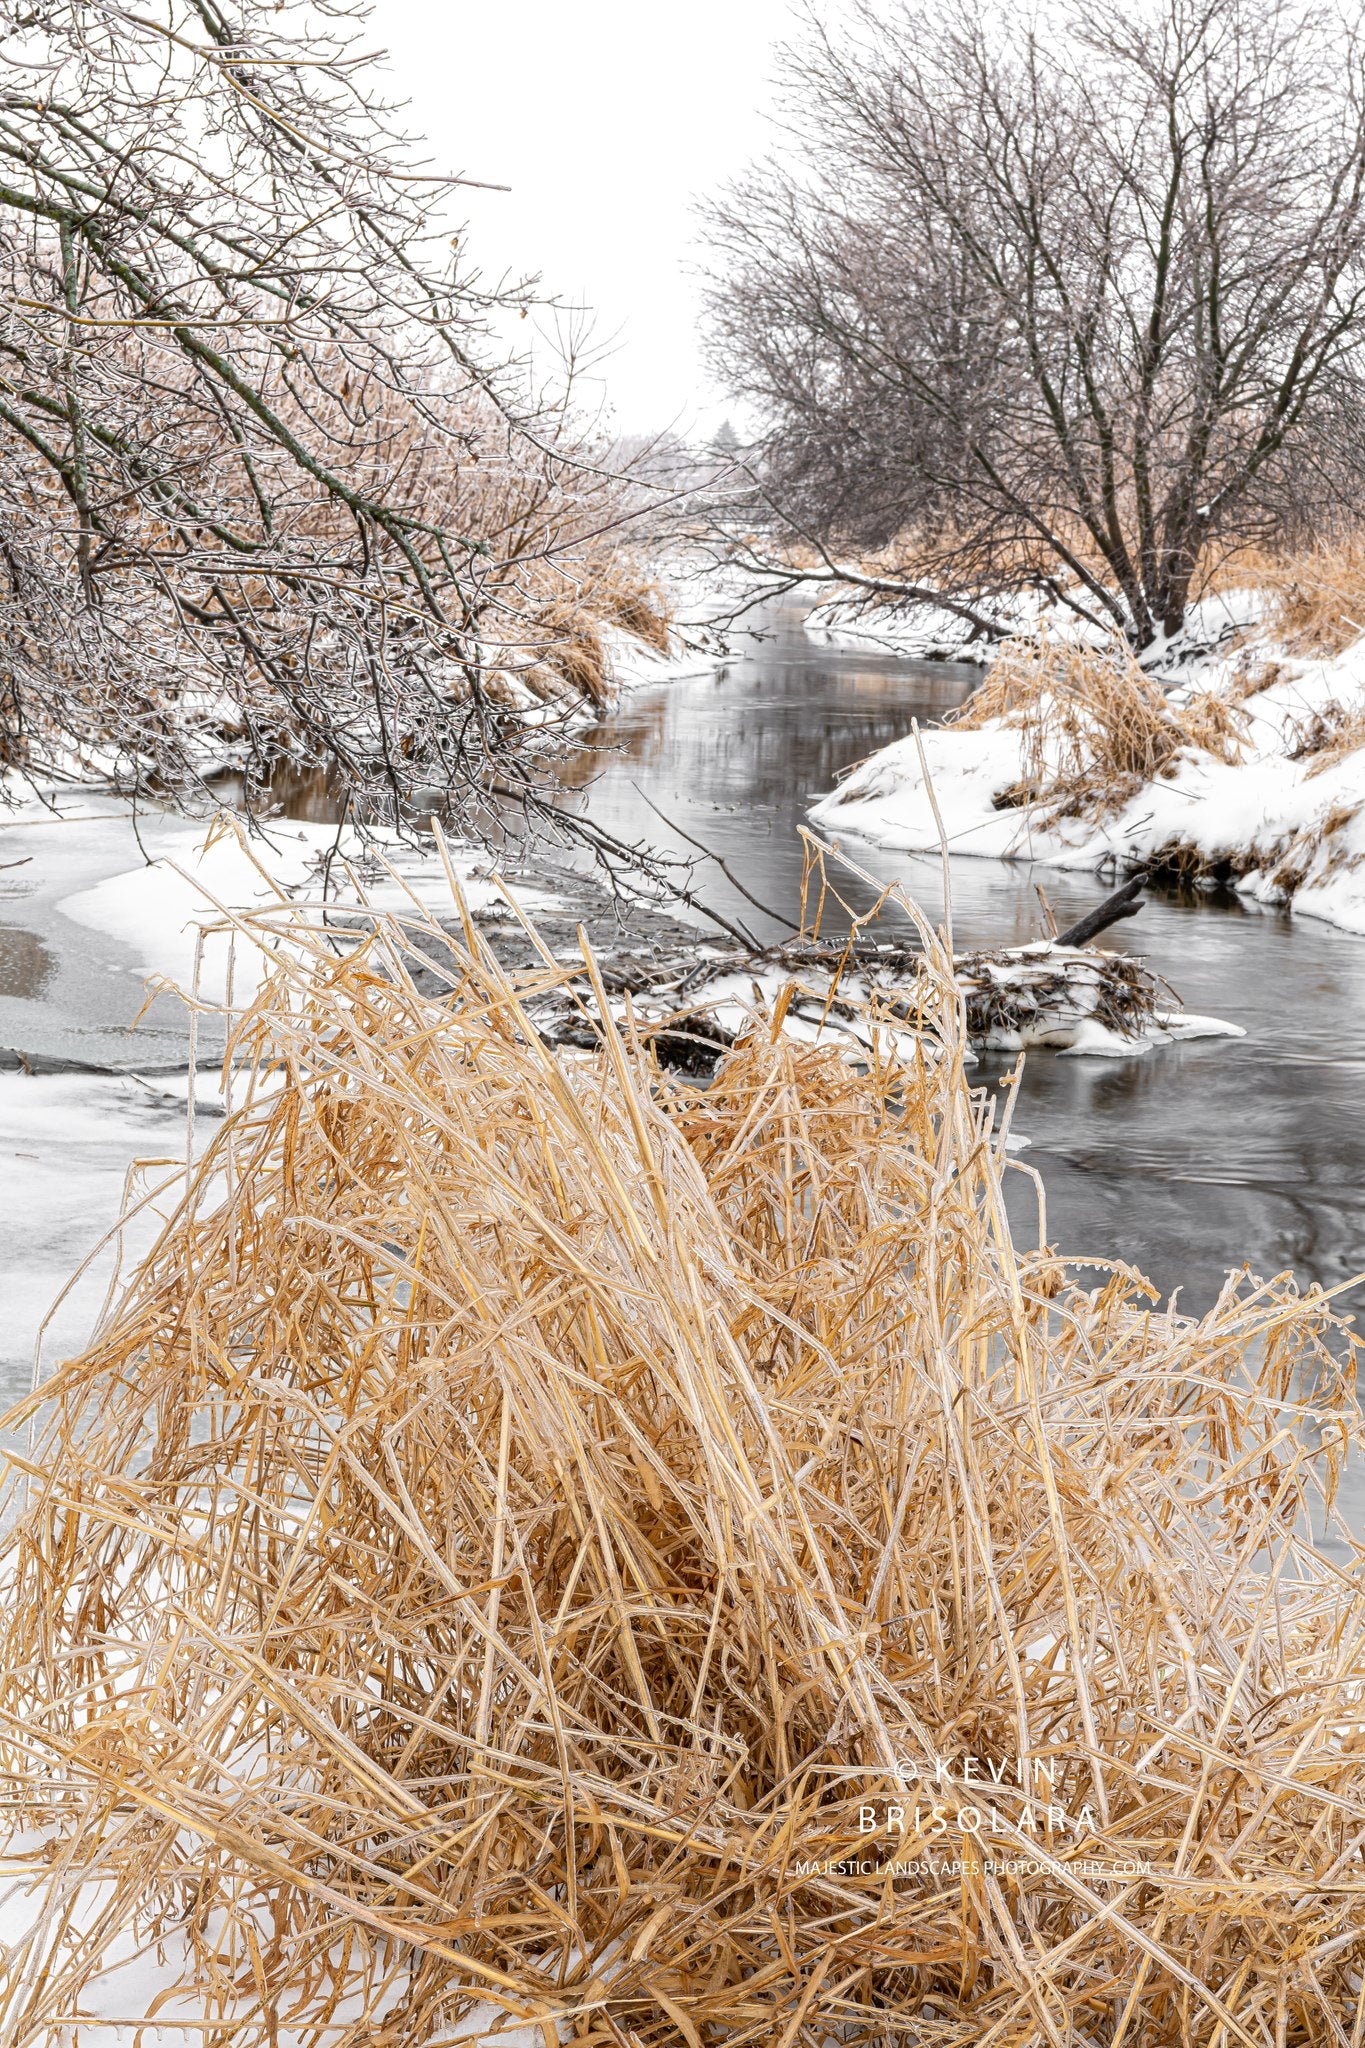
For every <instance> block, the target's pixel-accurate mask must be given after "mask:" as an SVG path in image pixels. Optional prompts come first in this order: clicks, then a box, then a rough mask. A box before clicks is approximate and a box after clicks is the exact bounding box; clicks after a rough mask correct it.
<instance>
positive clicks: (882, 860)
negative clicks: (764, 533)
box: [573, 628, 1365, 1309]
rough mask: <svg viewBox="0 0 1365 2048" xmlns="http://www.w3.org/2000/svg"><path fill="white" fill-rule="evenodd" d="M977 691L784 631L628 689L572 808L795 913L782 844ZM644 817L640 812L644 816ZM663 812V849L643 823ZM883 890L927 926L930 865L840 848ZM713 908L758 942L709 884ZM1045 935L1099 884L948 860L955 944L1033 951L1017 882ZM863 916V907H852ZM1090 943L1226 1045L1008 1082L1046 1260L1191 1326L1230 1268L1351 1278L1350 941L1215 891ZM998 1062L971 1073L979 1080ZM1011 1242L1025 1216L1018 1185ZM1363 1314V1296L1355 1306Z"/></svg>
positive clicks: (1353, 1006) (1364, 1092)
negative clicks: (865, 764)
mask: <svg viewBox="0 0 1365 2048" xmlns="http://www.w3.org/2000/svg"><path fill="white" fill-rule="evenodd" d="M978 674H979V671H977V670H974V669H970V668H966V667H963V666H960V665H949V664H946V663H934V662H911V661H905V660H898V659H895V658H894V657H891V656H881V655H875V654H862V653H851V652H843V651H840V650H837V649H830V648H823V647H817V646H815V645H813V644H811V643H810V642H809V641H807V640H806V639H805V637H804V635H802V634H801V633H800V631H799V629H795V630H793V629H790V628H787V629H782V630H779V631H776V632H775V633H774V634H773V635H772V637H771V638H769V639H766V640H764V641H763V642H761V643H759V644H757V645H756V646H755V647H754V649H753V652H752V653H751V654H746V658H745V659H743V660H741V661H737V662H736V663H735V664H734V665H733V666H732V667H731V668H729V669H728V670H727V671H726V672H724V673H723V674H722V675H719V676H714V677H712V676H708V677H705V678H700V679H697V680H694V681H690V682H681V683H674V684H672V685H669V686H666V687H661V688H651V689H649V690H642V691H638V692H636V693H635V694H633V695H632V696H630V697H628V698H627V699H626V700H625V702H624V704H623V706H622V708H621V709H620V710H619V711H618V712H617V713H616V715H615V716H614V717H613V718H612V719H611V720H610V721H609V722H608V723H606V724H604V725H603V726H602V727H601V728H599V729H598V732H597V735H596V741H597V744H598V745H599V746H600V747H601V749H602V751H601V752H599V753H597V754H596V755H595V756H593V757H592V758H591V759H590V760H588V761H585V762H584V763H582V764H581V765H576V766H575V768H574V771H573V779H574V780H575V781H576V782H577V783H578V784H579V785H580V786H581V796H580V799H579V800H580V801H581V802H582V803H584V804H586V805H587V807H588V808H589V809H590V810H591V812H592V815H593V816H594V817H595V818H596V819H597V820H599V821H600V822H601V823H602V824H604V825H607V826H610V827H611V829H613V830H614V831H616V832H617V833H619V834H620V835H621V836H622V837H625V838H630V839H637V838H648V839H652V840H654V841H655V842H657V843H658V844H660V845H662V846H664V847H666V848H672V849H674V850H676V851H677V852H678V853H679V854H685V853H687V852H688V851H689V848H688V846H687V844H686V840H685V839H684V837H683V836H682V835H683V834H686V835H687V836H688V837H689V838H691V839H693V840H699V841H701V842H703V843H704V844H705V845H706V846H707V847H708V848H709V849H710V850H711V851H712V852H714V853H716V854H718V855H720V856H721V858H722V859H724V860H725V861H726V863H727V864H728V865H729V867H730V868H731V870H732V872H733V873H734V874H735V875H736V876H737V877H738V879H739V880H740V881H741V882H742V883H743V884H744V886H745V888H747V889H748V890H749V891H750V892H751V893H752V894H753V895H754V896H757V897H758V898H760V899H761V900H762V901H763V902H765V903H767V904H769V905H771V906H772V908H773V909H774V910H776V911H777V912H778V913H779V914H780V915H782V916H784V917H788V918H795V917H796V915H797V913H798V906H799V902H800V890H801V874H802V860H803V855H802V847H801V843H800V840H799V838H798V830H799V827H800V826H801V825H802V824H804V823H805V822H806V819H807V812H808V807H809V805H810V803H811V801H812V799H813V797H814V796H815V795H816V794H817V793H819V792H821V791H824V790H827V789H829V788H830V787H831V786H832V784H833V783H834V781H835V780H836V778H837V776H838V774H839V772H840V771H841V770H842V769H845V768H847V767H849V766H850V765H851V764H852V763H854V762H856V761H859V760H861V759H862V758H863V756H864V755H866V754H869V753H871V752H872V751H873V750H874V749H875V748H878V747H881V746H884V745H885V744H886V743H887V742H888V741H889V740H893V739H899V738H900V737H901V736H902V735H903V734H905V733H906V732H907V731H908V730H909V728H910V721H911V719H912V718H918V719H920V720H921V721H922V722H925V723H927V722H930V721H933V720H936V719H938V718H941V717H942V715H943V713H944V712H945V711H947V710H948V709H950V708H951V707H952V706H953V705H954V704H956V703H958V702H960V701H961V699H962V698H963V697H964V696H965V695H966V694H967V692H968V690H969V689H970V688H971V686H972V684H973V682H974V681H975V680H976V678H977V676H978ZM651 806H657V809H655V808H652V807H651ZM660 812H662V813H663V814H664V816H665V817H667V818H668V819H669V820H671V821H672V824H673V826H674V827H676V828H678V829H677V830H671V829H670V827H669V825H667V824H665V823H664V822H663V819H662V818H661V817H660V816H659V813H660ZM844 844H845V845H846V847H847V849H848V851H849V852H850V853H851V854H853V855H855V857H856V858H857V859H858V861H859V862H860V864H861V865H862V866H864V867H865V868H866V869H867V870H868V871H869V873H871V874H872V875H873V876H874V877H875V878H876V879H877V881H878V882H888V881H893V880H894V881H899V882H903V883H904V884H906V886H907V887H908V889H909V890H910V892H911V893H912V894H913V895H915V896H916V897H917V898H918V900H919V901H920V903H921V904H922V905H923V906H924V907H925V908H926V909H927V910H929V911H930V913H931V914H932V915H933V916H934V917H935V918H937V917H938V915H939V914H940V905H941V880H940V863H939V860H938V857H937V855H934V856H921V855H910V854H904V853H887V852H884V851H880V850H878V849H876V848H873V847H869V846H866V845H863V844H861V843H858V842H854V841H853V840H851V839H847V838H845V840H844ZM700 873H701V874H703V875H704V876H705V886H706V894H707V897H708V900H710V901H712V902H714V903H715V904H716V905H717V907H719V908H721V909H723V910H724V911H725V912H726V913H727V914H734V915H736V916H738V917H740V918H742V919H745V920H747V921H748V922H749V923H750V924H751V926H753V927H754V928H756V929H766V930H769V931H770V930H771V929H772V927H771V926H768V927H766V928H765V927H763V922H762V920H761V919H760V918H758V917H757V915H756V913H754V911H753V910H752V907H751V906H750V905H749V904H748V903H747V902H746V901H745V900H744V898H743V897H742V895H741V894H740V893H739V892H738V891H737V890H736V889H735V888H733V887H731V886H730V885H729V884H728V883H727V882H726V881H725V879H724V877H723V876H722V875H720V874H719V873H718V872H717V870H716V869H714V868H711V869H709V870H707V869H706V867H705V864H703V866H702V869H701V871H700ZM1038 883H1041V884H1042V885H1043V886H1044V887H1045V889H1046V891H1047V894H1048V897H1049V900H1050V901H1051V903H1052V905H1053V908H1054V910H1055V911H1056V913H1057V916H1058V920H1059V922H1064V921H1066V920H1069V919H1070V918H1072V917H1074V916H1078V915H1079V914H1080V913H1081V912H1082V911H1083V910H1086V909H1088V908H1090V907H1091V905H1092V904H1094V903H1095V902H1096V901H1097V900H1098V898H1099V897H1100V896H1102V895H1103V894H1105V893H1106V891H1107V888H1108V887H1110V886H1112V884H1108V883H1104V882H1101V881H1099V880H1097V879H1096V878H1095V877H1093V876H1091V875H1086V874H1074V873H1066V872H1063V871H1062V870H1060V869H1056V868H1046V867H1043V866H1041V865H1038V866H1027V865H1016V864H1005V863H1002V862H997V861H987V860H971V859H964V858H957V859H955V860H954V861H953V863H952V893H953V916H954V924H955V935H956V938H957V941H958V943H959V944H962V943H964V942H965V943H968V944H977V943H980V944H1005V945H1008V944H1014V943H1018V942H1020V941H1023V940H1027V939H1032V938H1037V937H1039V936H1040V935H1041V932H1042V924H1041V916H1040V909H1039V904H1038V898H1037V895H1036V892H1035V884H1038ZM850 894H851V895H852V897H853V898H854V900H855V901H856V902H857V903H858V905H859V907H862V905H863V904H864V903H865V902H866V901H867V900H868V897H869V894H870V892H868V891H866V890H863V889H859V888H858V887H857V885H856V884H851V885H850ZM1103 944H1104V945H1106V946H1111V947H1113V948H1114V949H1115V950H1122V951H1128V952H1133V953H1137V954H1140V955H1142V957H1143V958H1144V959H1145V960H1146V961H1147V962H1148V963H1149V965H1150V966H1152V967H1153V968H1154V969H1155V970H1156V971H1157V972H1158V973H1160V974H1162V975H1164V976H1165V977H1166V978H1167V980H1168V981H1169V982H1170V983H1171V984H1172V986H1173V987H1174V988H1175V989H1176V991H1177V992H1178V994H1179V995H1180V996H1181V998H1182V999H1183V1001H1184V1003H1185V1005H1186V1007H1187V1008H1188V1009H1191V1010H1198V1011H1203V1012H1207V1013H1210V1014H1212V1015H1214V1016H1217V1017H1223V1018H1226V1019H1228V1020H1229V1021H1230V1022H1232V1023H1236V1024H1240V1025H1242V1026H1243V1027H1244V1029H1245V1030H1246V1032H1247V1034H1248V1035H1247V1037H1246V1038H1245V1039H1237V1040H1229V1039H1211V1040H1205V1041H1199V1042H1196V1043H1194V1044H1191V1045H1185V1046H1178V1047H1169V1048H1164V1049H1162V1050H1160V1051H1156V1052H1151V1053H1148V1054H1146V1055H1145V1056H1142V1057H1136V1058H1130V1059H1121V1060H1107V1059H1095V1058H1086V1059H1071V1058H1063V1057H1060V1056H1059V1055H1057V1054H1056V1053H1052V1052H1048V1051H1044V1050H1035V1051H1032V1052H1030V1053H1029V1055H1028V1058H1027V1061H1026V1062H1025V1070H1024V1078H1023V1083H1022V1088H1021V1093H1020V1101H1019V1106H1018V1109H1017V1111H1016V1116H1015V1128H1016V1130H1019V1131H1022V1132H1023V1133H1025V1134H1027V1136H1028V1137H1030V1138H1031V1140H1032V1149H1031V1150H1030V1151H1029V1153H1028V1154H1027V1155H1026V1156H1027V1159H1028V1163H1029V1164H1030V1165H1032V1166H1036V1167H1037V1168H1038V1169H1039V1170H1040V1171H1041V1173H1042V1175H1043V1179H1044V1182H1045V1185H1046V1189H1047V1203H1048V1219H1047V1222H1048V1234H1049V1236H1050V1237H1051V1238H1052V1239H1053V1241H1054V1242H1056V1243H1057V1244H1058V1245H1059V1246H1060V1247H1061V1248H1062V1249H1063V1250H1064V1251H1066V1252H1069V1253H1072V1254H1075V1255H1081V1254H1095V1255H1097V1256H1121V1257H1124V1258H1127V1259H1129V1260H1131V1261H1132V1262H1133V1263H1135V1264H1136V1265H1138V1266H1139V1267H1141V1268H1142V1270H1143V1271H1144V1272H1146V1273H1147V1275H1148V1276H1149V1278H1151V1279H1152V1280H1153V1281H1154V1282H1155V1283H1156V1285H1157V1286H1158V1287H1159V1288H1160V1289H1161V1290H1162V1292H1163V1294H1168V1293H1169V1292H1170V1291H1171V1290H1173V1289H1176V1288H1179V1289H1180V1290H1181V1301H1182V1305H1183V1306H1185V1307H1186V1308H1189V1309H1200V1308H1203V1307H1205V1306H1207V1304H1208V1303H1209V1302H1210V1301H1211V1300H1212V1298H1213V1297H1214V1295H1215V1294H1216V1293H1217V1291H1218V1288H1219V1286H1220V1284H1221V1283H1222V1280H1223V1277H1224V1275H1225V1274H1226V1272H1227V1271H1228V1270H1229V1268H1231V1267H1236V1266H1239V1265H1240V1264H1241V1263H1242V1261H1243V1260H1246V1261H1248V1262H1249V1263H1250V1265H1251V1266H1252V1268H1253V1269H1254V1270H1255V1271H1257V1272H1259V1273H1261V1274H1262V1275H1268V1274H1272V1273H1278V1272H1280V1271H1282V1270H1283V1269H1285V1268H1286V1267H1292V1268H1293V1269H1294V1270H1295V1272H1296V1273H1297V1274H1298V1276H1299V1278H1300V1280H1302V1281H1310V1280H1317V1281H1320V1282H1322V1283H1323V1284H1324V1285H1327V1286H1331V1285H1334V1284H1335V1283H1337V1282H1338V1281H1342V1280H1346V1279H1349V1278H1351V1277H1353V1276H1354V1275H1355V1274H1356V1273H1358V1272H1360V1271H1362V1270H1365V1040H1363V1038H1362V1027H1365V939H1362V938H1354V937H1351V936H1349V935H1348V934H1346V933H1344V932H1340V931H1337V930H1335V929H1334V928H1332V927H1331V926H1328V925H1323V924H1319V923H1316V922H1314V921H1313V920H1311V919H1308V918H1299V919H1293V920H1291V918H1290V917H1289V916H1288V914H1287V913H1285V912H1281V911H1273V910H1265V909H1262V908H1259V907H1257V906H1255V905H1248V904H1246V903H1244V902H1243V901H1242V900H1241V899H1240V898H1238V897H1237V896H1235V895H1233V894H1232V893H1231V892H1221V893H1219V894H1218V895H1216V896H1212V895H1207V894H1204V893H1201V892H1198V891H1193V890H1192V891H1190V892H1189V893H1188V894H1187V895H1186V896H1184V897H1183V898H1182V899H1180V900H1176V899H1175V898H1173V897H1170V896H1167V897H1165V898H1158V899H1152V900H1149V902H1148V904H1147V906H1146V908H1144V910H1143V911H1142V913H1141V915H1140V916H1139V917H1138V918H1136V919H1134V920H1133V921H1131V922H1130V923H1128V924H1125V925H1120V926H1118V927H1116V928H1115V929H1114V930H1112V931H1111V932H1109V933H1108V934H1106V936H1105V938H1104V940H1103ZM1010 1064H1011V1061H1010V1060H1009V1059H1005V1060H1000V1059H997V1060H995V1061H994V1062H992V1063H983V1067H982V1074H983V1077H985V1078H993V1077H994V1076H996V1075H998V1074H1000V1073H1002V1072H1004V1071H1005V1070H1006V1068H1007V1067H1008V1066H1009V1065H1010ZM1011 1180H1012V1181H1013V1182H1014V1183H1015V1185H1014V1189H1013V1205H1014V1212H1015V1220H1016V1223H1017V1224H1018V1226H1019V1228H1020V1229H1021V1231H1026V1232H1027V1233H1028V1234H1029V1235H1030V1236H1031V1235H1032V1233H1033V1231H1034V1230H1035V1229H1036V1198H1035V1196H1034V1193H1033V1190H1032V1188H1031V1186H1030V1184H1029V1182H1028V1180H1027V1179H1026V1177H1025V1176H1024V1175H1022V1174H1021V1175H1012V1176H1011ZM1351 1305H1353V1306H1361V1305H1365V1290H1361V1291H1360V1292H1359V1293H1355V1294H1353V1296H1352V1304H1351Z"/></svg>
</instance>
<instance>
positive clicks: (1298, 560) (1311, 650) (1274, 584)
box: [1197, 530, 1365, 656]
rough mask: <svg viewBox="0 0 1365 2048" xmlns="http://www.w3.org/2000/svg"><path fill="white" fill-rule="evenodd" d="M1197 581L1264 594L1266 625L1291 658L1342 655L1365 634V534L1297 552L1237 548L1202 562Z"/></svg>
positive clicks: (1213, 587) (1210, 587)
mask: <svg viewBox="0 0 1365 2048" xmlns="http://www.w3.org/2000/svg"><path fill="white" fill-rule="evenodd" d="M1197 580H1198V585H1199V588H1200V589H1201V591H1212V590H1263V591H1265V592H1266V593H1267V594H1268V597H1269V600H1270V602H1269V607H1268V610H1267V615H1266V623H1267V625H1268V627H1269V630H1270V632H1271V633H1272V634H1273V635H1274V636H1275V637H1276V638H1278V639H1280V640H1281V641H1283V643H1284V646H1285V649H1286V651H1287V652H1288V653H1290V654H1308V655H1323V656H1331V655H1334V654H1340V653H1341V652H1342V651H1343V649H1345V648H1347V647H1349V646H1351V644H1352V642H1354V641H1356V640H1358V639H1359V638H1360V636H1361V634H1362V633H1365V533H1360V532H1353V531H1349V530H1348V531H1346V532H1343V533H1341V534H1339V535H1337V536H1336V537H1334V538H1331V539H1326V540H1323V541H1321V542H1319V544H1318V545H1317V546H1316V547H1310V548H1304V549H1301V550H1300V551H1299V552H1297V553H1294V554H1279V555H1277V554H1272V553H1270V552H1268V551H1267V550H1265V549H1263V548H1233V549H1231V550H1229V551H1228V552H1227V553H1226V554H1225V555H1223V556H1221V557H1213V556H1211V557H1210V558H1209V560H1208V561H1207V562H1206V563H1205V562H1201V564H1200V574H1199V577H1198V579H1197Z"/></svg>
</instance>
